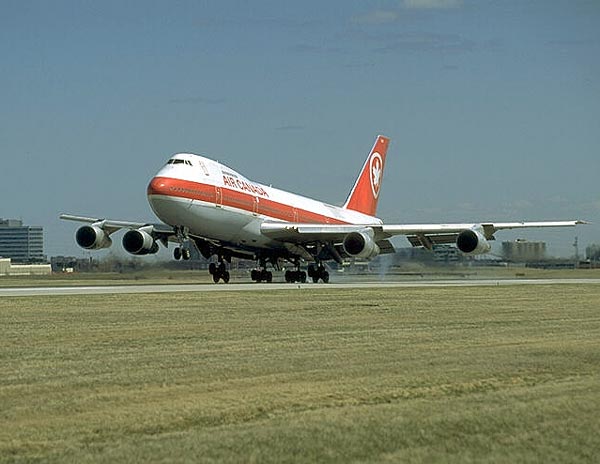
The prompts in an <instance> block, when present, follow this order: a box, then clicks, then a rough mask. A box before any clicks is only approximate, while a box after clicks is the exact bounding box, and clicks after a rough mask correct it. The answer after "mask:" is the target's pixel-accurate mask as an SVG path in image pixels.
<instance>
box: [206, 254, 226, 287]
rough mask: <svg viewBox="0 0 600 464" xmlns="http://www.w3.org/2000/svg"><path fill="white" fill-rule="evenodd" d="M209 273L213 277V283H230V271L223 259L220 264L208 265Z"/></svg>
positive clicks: (220, 259)
mask: <svg viewBox="0 0 600 464" xmlns="http://www.w3.org/2000/svg"><path fill="white" fill-rule="evenodd" d="M208 272H209V273H210V275H212V277H213V282H214V283H215V284H216V283H218V282H219V280H221V279H223V282H225V283H226V284H227V283H229V278H230V275H229V271H228V270H227V266H226V265H225V261H224V260H223V258H219V263H218V264H217V263H210V264H209V265H208Z"/></svg>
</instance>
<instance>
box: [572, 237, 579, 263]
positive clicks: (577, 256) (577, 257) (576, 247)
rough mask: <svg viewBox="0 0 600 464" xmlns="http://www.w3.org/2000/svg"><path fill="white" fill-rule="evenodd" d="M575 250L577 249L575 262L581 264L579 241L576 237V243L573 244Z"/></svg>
mask: <svg viewBox="0 0 600 464" xmlns="http://www.w3.org/2000/svg"><path fill="white" fill-rule="evenodd" d="M573 248H575V262H577V263H578V262H579V240H578V238H577V237H575V241H574V242H573Z"/></svg>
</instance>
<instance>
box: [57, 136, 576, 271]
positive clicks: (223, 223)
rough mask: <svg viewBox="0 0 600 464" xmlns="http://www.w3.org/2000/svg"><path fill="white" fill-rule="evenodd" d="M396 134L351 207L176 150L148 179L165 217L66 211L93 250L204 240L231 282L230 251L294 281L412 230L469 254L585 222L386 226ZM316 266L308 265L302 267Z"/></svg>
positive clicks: (373, 158) (375, 153)
mask: <svg viewBox="0 0 600 464" xmlns="http://www.w3.org/2000/svg"><path fill="white" fill-rule="evenodd" d="M388 145H389V139H388V138H387V137H384V136H382V135H380V136H378V137H377V139H376V140H375V144H374V145H373V148H372V149H371V150H370V152H369V155H368V156H367V159H366V161H365V163H364V165H363V167H362V169H361V171H360V173H359V175H358V178H357V179H356V182H355V183H354V186H353V187H352V190H351V191H350V194H349V195H348V198H347V200H346V202H345V203H344V205H343V206H334V205H330V204H327V203H324V202H321V201H317V200H313V199H311V198H307V197H304V196H300V195H296V194H294V193H290V192H286V191H284V190H279V189H276V188H273V187H270V186H267V185H263V184H260V183H258V182H254V181H251V180H249V179H247V178H246V177H244V176H243V175H242V174H240V173H239V172H236V171H235V170H233V169H231V168H229V167H227V166H225V165H223V164H221V163H219V162H217V161H214V160H212V159H209V158H206V157H204V156H199V155H194V154H190V153H179V154H176V155H174V156H173V157H172V158H171V159H169V160H168V161H167V163H166V164H165V165H164V166H163V167H162V168H161V169H160V171H158V173H157V174H156V176H154V177H153V178H152V179H151V180H150V183H149V185H148V188H147V194H148V202H149V203H150V206H151V208H152V210H153V211H154V213H155V214H156V216H158V218H159V219H160V220H161V221H162V223H158V224H149V223H143V222H128V221H114V220H110V219H103V218H93V217H85V216H74V215H70V214H62V215H61V216H60V217H61V219H66V220H71V221H79V222H83V223H86V224H85V225H83V226H81V227H80V228H79V229H78V230H77V232H76V234H75V239H76V241H77V244H78V245H79V246H81V247H83V248H85V249H88V250H97V249H101V248H108V247H110V246H111V244H112V240H111V235H112V234H113V233H115V232H116V231H118V230H120V229H127V231H126V232H125V234H124V235H123V239H122V243H123V248H124V249H125V250H126V251H127V252H129V253H131V254H133V255H146V254H153V253H156V252H157V251H158V249H159V243H160V244H162V245H163V246H165V247H168V245H169V242H173V243H174V244H175V248H174V251H173V257H174V258H175V259H189V258H190V246H196V247H197V249H198V250H199V251H200V253H201V254H202V255H203V256H204V257H205V258H207V259H210V258H212V257H215V258H216V259H215V260H213V262H212V263H211V264H210V266H209V272H210V274H211V275H212V277H213V280H214V282H215V283H217V282H219V281H220V280H222V281H224V282H229V278H230V275H229V271H228V270H227V264H226V263H230V262H231V258H233V257H235V258H242V259H249V260H255V261H256V262H257V268H256V269H254V270H253V271H252V273H251V277H252V280H254V281H256V282H261V281H265V282H271V281H272V279H273V274H272V272H271V271H270V270H269V265H270V266H271V267H273V268H274V269H280V268H281V266H282V264H283V263H284V262H286V261H287V262H290V263H292V264H293V270H287V271H286V272H285V280H286V282H306V280H307V277H308V278H310V279H312V281H313V282H315V283H316V282H318V281H319V280H321V281H323V282H328V281H329V273H328V271H327V270H326V268H325V266H324V265H323V263H324V262H325V261H328V260H334V261H337V262H338V263H341V262H342V260H343V259H344V258H361V259H371V258H374V257H375V256H377V255H379V254H384V253H393V252H394V247H393V246H392V244H391V243H390V241H389V238H390V237H393V236H395V235H404V236H406V238H407V239H408V241H409V242H410V243H411V245H412V246H415V247H425V248H427V249H432V248H433V247H434V246H435V245H437V244H448V243H454V244H456V246H457V247H458V249H460V250H461V251H462V252H463V253H465V254H467V255H476V254H482V253H487V252H488V251H490V249H491V245H490V243H489V242H490V241H491V240H494V234H495V233H496V232H497V231H499V230H502V229H521V228H528V227H572V226H575V225H577V224H582V223H584V222H583V221H578V220H570V221H542V222H479V223H457V224H384V223H383V221H382V220H381V219H378V218H377V217H376V216H375V214H376V212H377V202H378V200H379V196H380V193H381V183H382V179H383V170H384V167H385V159H386V154H387V151H388ZM304 264H307V271H304V270H303V265H304Z"/></svg>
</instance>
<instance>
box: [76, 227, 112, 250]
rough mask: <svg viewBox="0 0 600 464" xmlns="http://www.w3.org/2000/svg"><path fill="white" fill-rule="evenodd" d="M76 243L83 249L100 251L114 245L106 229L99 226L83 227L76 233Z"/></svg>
mask: <svg viewBox="0 0 600 464" xmlns="http://www.w3.org/2000/svg"><path fill="white" fill-rule="evenodd" d="M75 241H76V242H77V245H79V246H80V247H81V248H85V249H87V250H99V249H101V248H108V247H109V246H111V245H112V240H111V239H110V237H109V236H108V234H107V233H106V231H105V230H104V229H102V228H101V227H98V226H93V225H92V226H82V227H80V228H79V229H77V232H76V233H75Z"/></svg>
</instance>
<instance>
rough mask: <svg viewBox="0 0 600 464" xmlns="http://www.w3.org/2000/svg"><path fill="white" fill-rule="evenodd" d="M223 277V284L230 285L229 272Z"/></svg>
mask: <svg viewBox="0 0 600 464" xmlns="http://www.w3.org/2000/svg"><path fill="white" fill-rule="evenodd" d="M222 277H223V282H225V283H226V284H228V283H229V278H230V275H229V271H225V272H224V273H223V276H222Z"/></svg>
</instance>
